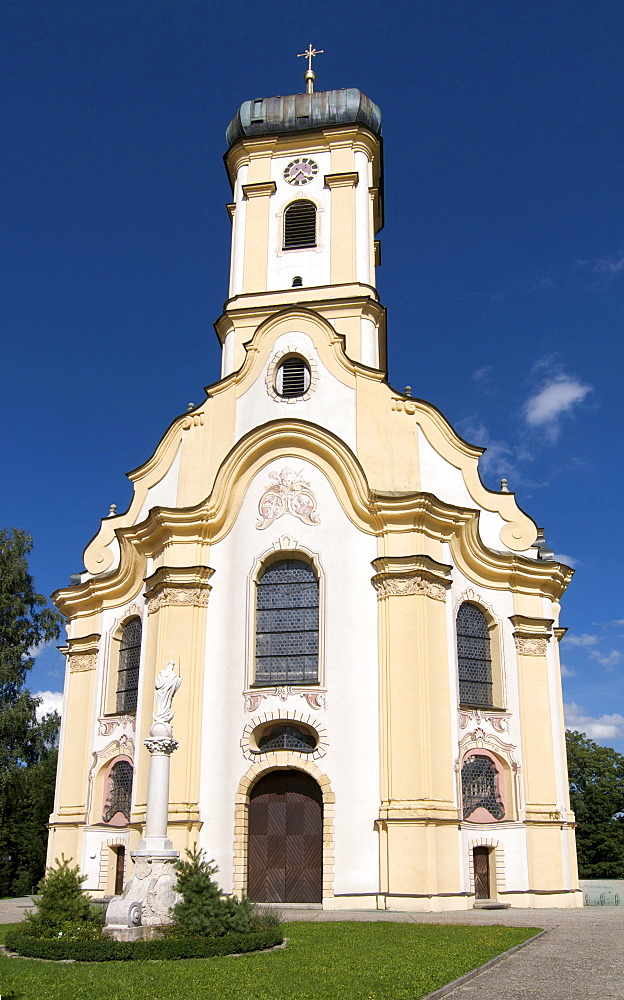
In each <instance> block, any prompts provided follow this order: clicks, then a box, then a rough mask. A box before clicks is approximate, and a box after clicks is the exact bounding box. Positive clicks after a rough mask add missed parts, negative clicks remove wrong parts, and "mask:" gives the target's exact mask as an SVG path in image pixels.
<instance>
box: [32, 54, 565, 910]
mask: <svg viewBox="0 0 624 1000" xmlns="http://www.w3.org/2000/svg"><path fill="white" fill-rule="evenodd" d="M308 77H309V73H308ZM380 122H381V116H380V112H379V109H378V108H377V107H376V106H375V105H374V104H373V103H372V102H371V101H370V100H369V99H368V98H367V97H365V95H363V94H362V93H361V92H360V91H357V90H340V91H327V92H317V93H307V94H298V95H293V96H290V97H280V98H271V99H262V100H254V101H248V102H245V103H244V104H243V105H242V106H241V108H240V110H239V111H238V113H237V115H236V117H235V118H234V120H233V121H232V123H231V124H230V127H229V129H228V132H227V142H228V152H227V154H226V157H225V162H226V167H227V172H228V176H229V180H230V183H231V186H232V192H233V198H232V203H231V204H230V205H229V206H228V209H229V212H230V216H231V220H232V244H231V268H230V288H229V297H228V300H227V302H226V304H225V307H224V312H223V315H222V316H221V317H220V318H219V319H218V321H217V322H216V324H215V328H216V332H217V335H218V337H219V340H220V343H221V345H222V370H221V377H220V378H219V380H218V381H216V382H215V383H214V384H212V385H210V386H209V387H208V389H207V394H206V399H205V400H204V402H203V403H202V404H201V405H199V406H197V407H196V408H194V409H192V410H190V411H189V412H187V413H184V414H182V415H181V416H180V417H178V418H177V419H176V420H174V422H173V423H172V424H171V426H170V427H169V428H168V430H167V431H166V433H165V435H164V437H163V438H162V440H161V441H160V442H159V444H158V445H157V447H156V450H155V451H154V453H153V455H152V456H151V458H149V459H148V461H147V462H146V463H145V464H144V465H142V466H141V467H140V468H139V469H137V470H136V471H134V472H133V473H131V474H130V478H131V480H132V482H133V486H134V493H133V499H132V501H131V504H130V506H129V508H128V510H127V511H126V512H125V513H123V514H116V513H113V514H111V516H109V517H107V518H105V519H104V520H103V521H102V523H101V526H100V529H99V531H98V533H97V535H96V536H95V538H94V539H93V540H92V541H91V542H90V543H89V545H88V546H87V549H86V551H85V556H84V560H85V570H84V572H82V573H81V574H79V575H77V577H76V578H73V585H72V586H71V587H68V588H66V589H64V590H60V591H58V592H57V593H56V594H55V601H56V603H57V606H58V607H59V608H60V610H61V611H62V612H63V613H64V614H65V615H66V616H67V618H68V640H67V647H66V654H67V672H66V683H65V696H64V707H63V724H62V733H61V745H60V763H59V774H58V781H57V793H56V801H55V807H54V812H53V814H52V816H51V817H50V839H49V863H51V862H52V860H53V859H54V858H55V857H59V856H60V854H61V852H63V853H64V854H65V856H67V857H73V858H74V859H76V860H77V861H78V862H79V864H80V866H81V868H82V870H83V872H84V873H85V874H86V875H87V881H86V882H85V888H86V889H88V890H89V891H90V892H92V893H94V894H95V895H113V894H116V893H117V894H118V893H120V892H121V889H122V887H123V885H124V881H125V880H126V879H127V878H128V877H129V873H130V869H131V866H132V861H131V854H132V851H133V850H134V849H135V848H136V845H137V843H138V841H139V839H140V837H141V835H142V831H143V829H144V825H145V818H146V808H147V782H148V773H149V763H150V755H149V753H148V749H147V748H146V747H145V745H144V740H145V739H146V737H147V736H148V734H149V731H150V727H151V725H152V713H153V708H154V681H155V678H156V676H157V675H158V674H159V671H161V670H162V668H163V667H164V665H165V664H166V663H168V661H173V662H174V664H175V665H176V667H175V669H176V670H177V671H178V673H179V674H181V676H182V679H183V680H182V684H181V686H180V687H179V690H178V691H177V693H176V698H175V702H174V710H175V718H174V720H173V728H174V735H175V738H176V740H177V741H178V744H179V745H178V747H177V749H175V750H174V751H173V752H172V754H171V760H170V766H171V771H170V773H171V779H170V794H169V822H168V831H167V833H168V837H169V838H170V840H171V841H172V842H173V844H174V846H175V848H176V849H177V850H179V851H180V852H183V851H184V849H185V848H188V847H191V846H192V845H193V844H195V843H196V844H198V845H199V846H200V847H202V848H204V849H205V851H206V853H207V855H208V857H210V858H214V859H215V860H216V862H217V864H218V865H219V869H220V874H219V880H220V884H221V885H222V887H223V889H224V890H225V891H227V892H236V893H238V894H243V893H246V894H248V895H249V896H250V897H251V898H252V899H254V900H257V901H267V902H282V903H308V904H313V903H316V904H322V905H323V906H324V907H326V908H333V909H339V908H345V909H347V908H349V909H351V908H366V909H370V908H379V909H386V908H387V909H416V910H444V909H459V908H467V907H472V906H473V905H474V904H475V903H479V901H482V902H483V901H486V900H490V901H496V902H498V903H508V904H511V905H513V906H519V907H531V906H561V907H569V906H577V905H582V899H581V896H580V893H579V891H578V881H577V875H576V855H575V845H574V817H573V815H572V813H571V812H570V804H569V799H568V786H567V772H566V763H565V748H564V723H563V710H562V697H561V681H560V668H559V657H558V640H559V639H560V638H561V636H562V635H563V632H564V631H565V629H560V628H559V611H560V604H559V600H560V597H561V595H562V594H563V592H564V590H565V588H566V586H567V584H568V582H569V579H570V577H571V573H572V571H571V570H570V569H568V568H567V567H566V566H564V565H562V564H560V563H558V562H556V561H554V559H553V558H552V554H551V553H549V552H548V550H547V549H546V547H545V543H544V542H543V540H542V538H541V536H538V533H537V529H536V526H535V523H534V522H533V521H532V520H531V518H530V517H528V516H527V514H525V513H524V512H523V511H522V510H521V509H520V508H519V506H518V504H517V502H516V499H515V496H514V494H513V493H509V492H507V491H506V489H505V490H503V491H501V492H494V491H492V490H489V489H487V488H486V487H485V486H484V485H483V484H482V482H481V479H480V477H479V472H478V460H479V456H480V455H481V454H482V449H480V448H477V447H474V446H472V445H470V444H468V443H466V442H465V441H464V440H462V439H461V438H460V437H459V436H458V435H457V434H456V433H455V431H454V430H453V429H452V427H451V426H450V425H449V423H448V422H447V421H446V420H445V418H444V417H443V415H442V414H441V413H440V412H439V411H438V410H437V409H436V408H435V406H433V405H431V404H429V403H427V402H424V401H422V400H420V399H416V398H412V396H411V395H409V394H406V393H403V392H399V391H396V390H394V389H393V388H392V387H391V386H390V385H389V383H388V381H387V378H386V325H385V310H384V308H383V307H382V305H381V304H380V302H379V297H378V294H377V291H376V287H375V268H376V264H377V263H378V261H379V245H378V242H377V239H376V237H377V234H378V232H379V230H380V229H381V227H382V223H383V190H382V173H381V137H380Z"/></svg>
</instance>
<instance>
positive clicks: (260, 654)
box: [255, 559, 319, 685]
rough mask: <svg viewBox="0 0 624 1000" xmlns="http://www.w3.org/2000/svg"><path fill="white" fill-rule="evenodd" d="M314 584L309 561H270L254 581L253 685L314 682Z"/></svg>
mask: <svg viewBox="0 0 624 1000" xmlns="http://www.w3.org/2000/svg"><path fill="white" fill-rule="evenodd" d="M318 619H319V585H318V579H317V577H316V573H315V572H314V570H313V568H312V566H310V564H309V563H306V562H303V561H301V560H298V559H284V560H281V561H280V562H274V563H271V565H270V566H268V567H267V569H266V570H265V571H264V573H263V574H262V576H261V577H260V579H259V580H258V584H257V604H256V675H255V684H257V685H259V684H262V685H266V684H315V683H317V681H318Z"/></svg>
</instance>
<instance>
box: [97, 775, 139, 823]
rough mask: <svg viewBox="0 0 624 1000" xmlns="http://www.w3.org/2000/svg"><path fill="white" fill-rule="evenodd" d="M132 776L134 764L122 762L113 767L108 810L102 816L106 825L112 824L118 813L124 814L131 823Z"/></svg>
mask: <svg viewBox="0 0 624 1000" xmlns="http://www.w3.org/2000/svg"><path fill="white" fill-rule="evenodd" d="M132 775H133V771H132V764H129V763H128V761H127V760H120V761H119V763H118V764H115V766H114V767H113V769H112V771H111V773H110V791H109V796H108V803H107V806H108V808H107V809H106V811H105V812H104V814H103V816H102V819H103V820H104V822H105V823H110V821H111V820H112V818H113V816H114V815H115V813H118V812H120V813H123V815H124V816H125V817H126V819H127V820H128V822H130V806H131V803H132Z"/></svg>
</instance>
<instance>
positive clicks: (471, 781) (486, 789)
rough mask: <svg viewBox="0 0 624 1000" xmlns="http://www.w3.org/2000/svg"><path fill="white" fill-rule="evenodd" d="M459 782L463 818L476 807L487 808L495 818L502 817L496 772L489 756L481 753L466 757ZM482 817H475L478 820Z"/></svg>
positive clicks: (503, 807)
mask: <svg viewBox="0 0 624 1000" xmlns="http://www.w3.org/2000/svg"><path fill="white" fill-rule="evenodd" d="M461 783H462V815H463V818H464V819H468V818H469V817H470V816H471V815H472V814H473V813H474V812H475V811H476V810H477V809H485V810H487V812H488V813H490V815H491V816H492V817H493V818H494V819H495V820H500V819H502V818H503V816H504V815H505V806H504V805H503V802H502V799H501V797H500V795H499V794H498V772H497V770H496V766H495V765H494V762H493V761H492V760H490V758H489V757H486V756H485V755H482V754H473V755H471V756H470V757H466V759H465V761H464V764H463V767H462V771H461ZM482 818H483V817H475V819H476V820H479V821H480V820H481V819H482ZM486 821H487V819H486Z"/></svg>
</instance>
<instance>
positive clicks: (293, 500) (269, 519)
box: [256, 468, 320, 530]
mask: <svg viewBox="0 0 624 1000" xmlns="http://www.w3.org/2000/svg"><path fill="white" fill-rule="evenodd" d="M269 479H270V480H271V482H270V483H269V485H268V486H267V487H266V489H265V491H264V493H263V494H262V496H261V497H260V503H259V504H258V511H259V513H260V514H261V515H262V516H261V517H260V518H259V520H258V521H256V528H258V529H259V530H261V529H262V528H268V526H269V525H270V524H273V522H274V521H277V519H278V517H281V516H282V514H294V515H295V517H298V518H299V520H300V521H303V522H304V524H319V522H320V518H319V517H318V515H317V513H316V497H315V496H314V493H313V492H312V490H311V489H310V484H309V483H308V482H307V481H306V480H305V479H303V478H302V476H301V473H300V472H293V471H292V470H291V469H289V468H284V469H282V470H281V472H270V473H269Z"/></svg>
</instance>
